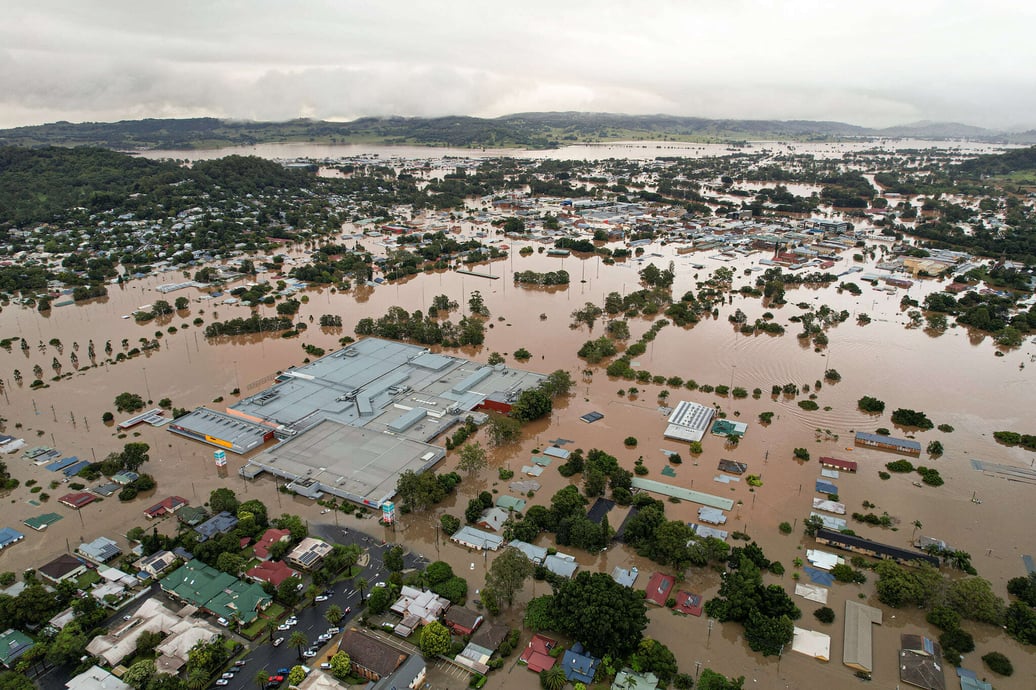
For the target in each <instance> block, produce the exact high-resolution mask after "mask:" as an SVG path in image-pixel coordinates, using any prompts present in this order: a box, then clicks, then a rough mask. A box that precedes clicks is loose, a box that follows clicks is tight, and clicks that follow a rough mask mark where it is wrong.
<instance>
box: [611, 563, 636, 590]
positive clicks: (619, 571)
mask: <svg viewBox="0 0 1036 690" xmlns="http://www.w3.org/2000/svg"><path fill="white" fill-rule="evenodd" d="M639 574H640V571H639V570H637V566H633V567H632V568H630V569H628V570H627V569H626V568H622V567H620V566H615V568H613V569H612V579H613V580H615V581H616V582H618V583H619V584H620V585H622V586H623V587H632V586H633V584H634V583H635V582H636V581H637V576H638V575H639Z"/></svg>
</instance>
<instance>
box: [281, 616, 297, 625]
mask: <svg viewBox="0 0 1036 690" xmlns="http://www.w3.org/2000/svg"><path fill="white" fill-rule="evenodd" d="M284 622H285V623H287V624H288V625H298V622H299V619H298V616H288V617H287V618H285V619H284Z"/></svg>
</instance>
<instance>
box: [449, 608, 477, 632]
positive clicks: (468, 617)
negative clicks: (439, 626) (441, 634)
mask: <svg viewBox="0 0 1036 690" xmlns="http://www.w3.org/2000/svg"><path fill="white" fill-rule="evenodd" d="M481 617H482V614H481V613H479V612H478V611H472V610H471V609H466V608H464V607H463V606H451V607H450V610H449V611H447V612H446V613H445V614H443V620H444V621H446V623H451V624H453V625H459V626H460V627H462V628H467V629H468V630H473V629H474V628H475V626H476V625H477V624H478V621H479V619H480V618H481Z"/></svg>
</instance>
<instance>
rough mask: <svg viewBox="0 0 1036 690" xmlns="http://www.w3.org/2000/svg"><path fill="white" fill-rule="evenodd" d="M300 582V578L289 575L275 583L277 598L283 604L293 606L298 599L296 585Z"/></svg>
mask: <svg viewBox="0 0 1036 690" xmlns="http://www.w3.org/2000/svg"><path fill="white" fill-rule="evenodd" d="M300 584H302V578H300V577H297V576H294V575H293V576H291V577H289V578H287V579H285V580H284V581H283V582H282V583H281V584H279V585H277V600H278V601H280V602H281V603H282V604H284V605H285V606H294V605H295V604H296V603H298V600H299V590H298V586H299V585H300Z"/></svg>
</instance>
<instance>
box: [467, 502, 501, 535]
mask: <svg viewBox="0 0 1036 690" xmlns="http://www.w3.org/2000/svg"><path fill="white" fill-rule="evenodd" d="M507 515H508V513H507V511H506V510H504V509H503V508H496V507H493V508H486V509H485V510H484V511H482V516H481V517H479V519H478V521H477V522H476V523H475V524H476V525H477V526H479V527H482V528H484V529H490V530H493V531H494V532H499V531H500V530H501V529H503V527H504V523H505V522H507Z"/></svg>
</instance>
